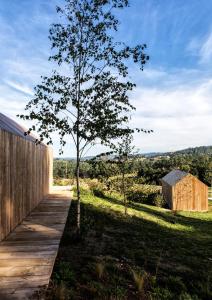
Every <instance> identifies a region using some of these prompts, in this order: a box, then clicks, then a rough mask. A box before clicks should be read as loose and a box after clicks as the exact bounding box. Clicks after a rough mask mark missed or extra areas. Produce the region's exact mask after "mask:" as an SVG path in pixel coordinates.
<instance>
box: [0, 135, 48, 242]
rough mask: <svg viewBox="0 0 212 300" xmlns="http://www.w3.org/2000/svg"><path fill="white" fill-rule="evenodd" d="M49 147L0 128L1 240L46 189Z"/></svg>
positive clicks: (46, 191)
mask: <svg viewBox="0 0 212 300" xmlns="http://www.w3.org/2000/svg"><path fill="white" fill-rule="evenodd" d="M52 165H53V158H52V150H51V148H49V147H47V146H45V145H35V143H33V142H32V141H29V140H26V139H24V138H22V137H19V136H17V135H14V134H12V133H9V132H7V131H5V130H1V129H0V241H1V240H2V239H4V238H5V237H6V236H7V235H8V234H9V233H10V232H11V231H12V230H13V229H14V228H15V227H16V226H17V225H18V224H19V223H20V222H21V221H22V220H23V218H24V217H26V216H27V215H28V214H29V213H30V211H31V210H32V209H33V208H34V207H35V206H37V205H38V203H39V202H40V201H41V200H42V198H43V197H44V196H45V195H47V194H48V193H49V189H50V184H51V181H52V174H51V172H52V168H53V167H52Z"/></svg>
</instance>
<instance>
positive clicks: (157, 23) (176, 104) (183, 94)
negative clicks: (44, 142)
mask: <svg viewBox="0 0 212 300" xmlns="http://www.w3.org/2000/svg"><path fill="white" fill-rule="evenodd" d="M62 3H63V1H62V0H51V1H49V0H36V1H35V0H12V1H6V0H0V57H1V64H0V74H1V76H0V111H1V112H2V113H4V114H6V115H8V116H10V117H12V118H14V119H16V120H17V118H16V114H18V113H20V112H22V111H23V109H24V107H25V105H26V104H27V102H28V100H30V98H31V97H32V95H33V87H34V86H35V85H36V84H38V83H39V82H40V76H41V75H48V74H49V73H50V71H51V69H52V65H51V63H49V62H48V56H49V54H50V43H49V40H48V29H49V25H50V24H51V23H53V22H55V21H57V20H58V16H57V14H56V11H55V6H56V4H59V5H60V4H62ZM211 15H212V1H208V0H201V1H199V0H187V1H185V0H184V1H182V0H148V1H147V0H133V1H131V7H130V8H129V9H126V10H125V11H122V12H120V13H119V18H120V21H121V25H120V31H119V33H118V35H117V39H118V40H121V41H125V42H126V43H128V44H130V45H133V44H137V43H146V44H147V46H148V50H147V51H148V53H149V55H150V62H149V63H148V65H147V66H146V68H145V70H144V72H140V71H139V70H138V69H137V68H135V67H134V66H133V65H131V66H130V75H131V77H132V79H133V80H134V81H135V82H136V83H137V88H136V90H135V91H134V92H133V93H132V94H131V95H130V97H131V102H132V103H133V104H134V105H135V106H136V107H137V111H136V112H135V113H134V115H133V117H132V121H131V125H132V126H137V127H144V128H148V129H153V130H154V133H153V134H151V135H148V136H147V135H135V142H134V143H135V145H136V147H138V148H139V149H140V150H141V152H149V151H173V150H177V149H183V148H186V147H190V146H200V145H211V144H212V138H211V135H212V19H211ZM18 122H20V121H19V120H18ZM20 123H23V121H21V122H20ZM26 125H27V124H26ZM54 148H55V155H57V154H58V143H57V137H56V136H55V145H54ZM99 151H101V149H100V148H99V147H96V148H94V149H92V150H91V151H90V153H89V154H94V153H97V152H99ZM74 153H75V152H74V147H73V145H72V144H71V143H70V144H69V145H68V146H67V147H66V149H65V152H64V156H74Z"/></svg>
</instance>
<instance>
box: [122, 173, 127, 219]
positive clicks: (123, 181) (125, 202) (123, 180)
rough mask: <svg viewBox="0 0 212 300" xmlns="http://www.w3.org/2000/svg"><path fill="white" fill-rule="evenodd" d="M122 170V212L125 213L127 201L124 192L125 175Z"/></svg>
mask: <svg viewBox="0 0 212 300" xmlns="http://www.w3.org/2000/svg"><path fill="white" fill-rule="evenodd" d="M124 175H125V174H124V172H123V173H122V188H123V196H124V214H125V215H127V201H126V192H125V176H124Z"/></svg>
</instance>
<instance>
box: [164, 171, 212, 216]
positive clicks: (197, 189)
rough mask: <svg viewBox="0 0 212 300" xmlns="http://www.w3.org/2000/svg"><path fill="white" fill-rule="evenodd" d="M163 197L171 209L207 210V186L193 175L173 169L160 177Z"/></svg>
mask: <svg viewBox="0 0 212 300" xmlns="http://www.w3.org/2000/svg"><path fill="white" fill-rule="evenodd" d="M161 182H162V192H163V197H164V198H165V200H166V202H167V203H168V205H169V207H170V209H172V210H183V211H207V210H208V187H207V186H206V185H205V184H204V183H203V182H201V181H200V180H199V179H197V178H196V177H195V176H193V175H191V174H189V173H186V172H183V171H180V170H173V171H171V172H170V173H168V174H167V175H166V176H164V177H163V178H162V179H161Z"/></svg>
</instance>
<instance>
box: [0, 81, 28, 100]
mask: <svg viewBox="0 0 212 300" xmlns="http://www.w3.org/2000/svg"><path fill="white" fill-rule="evenodd" d="M5 83H6V85H8V86H9V87H11V88H13V89H15V90H16V91H18V92H21V93H24V94H26V95H29V96H33V90H32V89H31V88H29V87H28V86H26V85H23V84H20V83H17V82H12V81H9V80H6V81H5Z"/></svg>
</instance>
